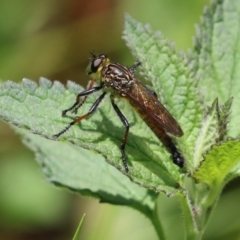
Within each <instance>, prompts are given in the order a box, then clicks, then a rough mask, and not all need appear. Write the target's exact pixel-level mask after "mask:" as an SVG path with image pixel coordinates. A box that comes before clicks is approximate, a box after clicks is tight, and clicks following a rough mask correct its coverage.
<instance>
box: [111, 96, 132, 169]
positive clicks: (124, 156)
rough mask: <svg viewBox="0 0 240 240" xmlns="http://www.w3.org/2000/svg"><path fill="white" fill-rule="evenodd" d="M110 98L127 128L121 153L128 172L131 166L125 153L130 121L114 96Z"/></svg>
mask: <svg viewBox="0 0 240 240" xmlns="http://www.w3.org/2000/svg"><path fill="white" fill-rule="evenodd" d="M110 98H111V103H112V106H113V108H114V110H115V112H116V113H117V115H118V116H119V118H120V120H121V121H122V123H123V124H124V126H125V127H126V130H125V133H124V136H123V140H122V143H121V146H120V151H121V154H122V164H123V167H124V168H125V171H126V172H128V171H129V168H128V164H127V158H126V154H125V145H126V142H127V138H128V132H129V123H128V120H127V119H126V118H125V116H124V115H123V114H122V112H121V111H120V109H119V108H118V106H117V105H116V104H115V102H114V98H113V96H112V95H111V96H110Z"/></svg>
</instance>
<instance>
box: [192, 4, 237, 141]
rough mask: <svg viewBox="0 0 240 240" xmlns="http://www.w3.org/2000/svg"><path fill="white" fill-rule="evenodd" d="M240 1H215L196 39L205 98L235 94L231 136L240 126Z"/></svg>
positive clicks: (198, 71)
mask: <svg viewBox="0 0 240 240" xmlns="http://www.w3.org/2000/svg"><path fill="white" fill-rule="evenodd" d="M239 12H240V1H239V0H231V1H229V0H228V1H222V0H216V1H213V4H211V6H210V7H208V8H206V9H205V11H204V14H203V16H202V22H201V24H200V26H198V28H197V36H196V38H195V55H194V56H193V58H194V60H195V61H196V76H197V77H199V79H201V80H200V86H201V88H202V91H203V92H204V95H205V100H206V101H207V102H208V104H210V103H211V102H212V101H213V100H214V99H215V98H218V99H219V101H220V102H225V101H227V99H229V98H230V97H233V96H234V101H233V106H232V113H231V116H230V131H229V135H230V136H233V137H235V136H239V134H240V125H239V124H238V122H239V115H240V108H239V105H240V95H239V92H240V81H239V79H240V32H239V29H240V21H239Z"/></svg>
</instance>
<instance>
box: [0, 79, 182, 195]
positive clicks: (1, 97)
mask: <svg viewBox="0 0 240 240" xmlns="http://www.w3.org/2000/svg"><path fill="white" fill-rule="evenodd" d="M67 88H68V89H67V90H66V89H65V88H64V86H63V85H62V84H61V83H59V82H54V83H52V82H50V81H49V80H46V79H44V78H42V79H40V81H39V86H38V85H37V84H36V83H34V82H32V81H30V80H27V79H24V80H23V83H22V85H19V84H16V83H13V82H10V81H8V82H6V83H5V84H4V85H3V86H1V88H0V105H1V106H2V107H1V109H0V116H1V117H2V118H3V119H4V120H5V121H7V122H10V123H12V124H14V125H15V126H18V127H20V128H25V129H28V130H30V131H31V132H34V133H36V134H39V135H41V136H44V137H46V138H52V135H53V134H56V133H58V132H59V131H61V130H62V129H63V128H65V127H66V125H67V124H68V123H69V122H70V121H71V120H70V119H68V118H62V117H61V110H63V109H66V108H68V107H69V106H71V105H72V104H73V103H74V102H75V99H76V95H77V93H78V92H80V91H82V88H81V87H80V86H78V85H77V84H75V83H72V82H68V84H67ZM96 95H97V94H95V95H94V94H93V95H91V96H90V97H89V98H88V99H87V101H86V103H85V104H84V105H83V106H82V108H81V109H80V111H81V114H85V113H86V112H88V110H89V109H90V107H91V106H92V104H93V102H94V101H95V99H96ZM118 106H119V107H120V109H122V110H123V112H124V114H125V115H126V116H127V117H128V120H129V122H130V123H134V124H133V125H132V126H131V128H130V134H129V139H128V143H127V147H126V153H127V156H128V162H129V165H130V173H129V174H126V173H125V172H124V170H122V169H123V167H122V162H121V154H120V150H119V146H120V144H121V141H122V138H123V134H124V126H123V125H122V123H121V121H120V119H119V118H118V116H117V115H116V113H115V112H114V110H113V108H112V106H111V103H110V101H108V99H107V97H106V99H105V101H103V102H102V104H101V105H100V107H99V110H98V111H96V112H95V113H94V114H93V115H92V116H91V118H90V119H89V120H84V121H82V122H81V123H80V124H78V125H77V124H76V125H74V126H73V127H72V128H70V130H69V131H68V132H66V133H65V134H64V135H62V137H61V138H60V140H61V141H64V142H66V141H67V142H71V143H73V144H74V145H76V146H80V147H82V148H85V149H90V150H94V151H96V152H98V153H100V154H101V155H102V156H104V158H105V159H106V160H107V162H109V163H110V164H112V165H113V166H115V167H117V168H118V169H120V170H121V171H123V172H124V174H126V175H127V176H128V177H129V178H130V179H131V180H132V181H134V182H136V183H138V184H140V185H143V186H145V187H147V188H150V189H154V190H156V191H165V192H167V193H171V192H175V191H176V189H175V186H176V184H177V183H179V184H181V170H180V169H179V168H178V167H177V166H175V165H174V164H173V163H172V161H171V159H170V157H169V154H168V153H167V151H166V150H165V149H164V148H161V145H160V144H159V141H158V139H157V138H156V137H155V135H154V134H153V133H152V132H151V130H150V129H149V128H148V127H147V126H146V125H145V124H144V123H143V121H142V119H140V117H138V116H136V115H134V114H132V110H131V109H130V107H129V106H128V105H127V104H125V103H124V102H119V104H118ZM80 111H79V112H80ZM73 117H75V115H74V116H73ZM60 148H61V146H60ZM166 158H167V159H166ZM76 161H78V158H76ZM83 171H84V170H83ZM69 187H70V186H69Z"/></svg>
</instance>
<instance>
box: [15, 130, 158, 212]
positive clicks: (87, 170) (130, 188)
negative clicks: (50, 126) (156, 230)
mask: <svg viewBox="0 0 240 240" xmlns="http://www.w3.org/2000/svg"><path fill="white" fill-rule="evenodd" d="M17 132H18V133H20V134H21V136H22V137H23V140H24V143H25V144H26V145H27V146H28V147H29V148H30V149H31V150H33V151H34V152H35V154H36V159H37V161H38V162H39V164H40V165H41V167H42V170H43V172H44V174H45V175H46V178H47V179H48V181H50V182H52V183H53V184H55V185H57V186H64V187H66V188H68V189H70V190H71V191H75V192H79V193H81V194H82V195H85V196H91V197H94V198H97V199H100V201H101V202H108V203H112V204H117V205H130V206H132V207H135V208H137V209H139V210H140V211H142V212H144V213H145V214H146V213H147V212H149V211H150V209H152V208H153V200H154V198H155V197H156V196H157V194H153V193H151V192H150V191H148V190H147V189H145V188H141V187H139V186H138V185H136V184H134V183H132V182H131V181H130V180H129V179H128V178H127V177H125V176H124V175H123V174H121V173H120V172H119V171H117V170H116V169H115V168H114V167H112V166H111V165H109V164H107V163H106V162H105V161H104V159H103V158H102V157H101V156H99V154H97V153H94V152H90V151H88V150H84V149H81V148H79V147H76V146H74V145H73V144H70V143H62V142H56V141H52V140H49V139H46V138H43V137H41V136H39V135H36V134H32V133H29V132H28V131H26V130H20V129H17Z"/></svg>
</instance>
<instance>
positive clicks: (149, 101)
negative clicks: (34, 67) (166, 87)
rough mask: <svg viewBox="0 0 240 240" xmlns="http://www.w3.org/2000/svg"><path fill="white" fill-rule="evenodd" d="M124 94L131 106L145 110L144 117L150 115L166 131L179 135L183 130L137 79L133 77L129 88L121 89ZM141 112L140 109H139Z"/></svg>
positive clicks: (152, 93) (153, 94)
mask: <svg viewBox="0 0 240 240" xmlns="http://www.w3.org/2000/svg"><path fill="white" fill-rule="evenodd" d="M122 91H123V93H124V95H125V96H126V98H128V100H129V101H130V104H131V105H132V106H133V107H136V108H140V109H141V110H143V111H144V112H145V114H144V115H145V116H144V117H146V116H147V117H151V118H154V120H155V121H156V122H157V123H159V124H160V125H161V126H162V127H163V128H164V129H165V130H166V131H167V132H168V133H170V134H172V135H175V136H177V137H181V136H182V135H183V131H182V129H181V127H180V126H179V124H178V123H177V121H176V120H175V119H174V117H173V116H172V115H171V114H170V113H169V112H168V110H167V109H166V108H165V107H164V106H163V105H162V104H161V103H160V102H159V100H158V98H157V95H156V94H155V93H154V92H152V91H151V90H150V89H148V88H147V87H146V86H144V85H143V84H142V82H140V81H139V80H138V79H136V78H135V79H134V83H133V84H132V86H131V88H130V89H127V90H126V91H125V90H124V89H122ZM141 112H142V111H141Z"/></svg>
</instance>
